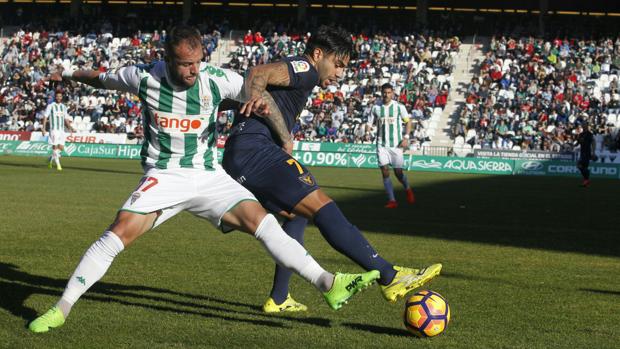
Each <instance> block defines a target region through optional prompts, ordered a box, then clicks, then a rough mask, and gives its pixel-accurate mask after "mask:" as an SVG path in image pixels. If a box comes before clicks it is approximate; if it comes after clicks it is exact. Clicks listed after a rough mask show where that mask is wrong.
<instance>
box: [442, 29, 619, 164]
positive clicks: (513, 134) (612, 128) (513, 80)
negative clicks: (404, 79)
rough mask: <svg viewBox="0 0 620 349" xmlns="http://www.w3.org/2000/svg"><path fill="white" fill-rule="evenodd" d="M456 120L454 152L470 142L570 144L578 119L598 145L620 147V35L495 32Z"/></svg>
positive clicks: (530, 146)
mask: <svg viewBox="0 0 620 349" xmlns="http://www.w3.org/2000/svg"><path fill="white" fill-rule="evenodd" d="M479 70H480V72H479V74H476V75H475V76H474V77H473V78H472V81H471V83H470V84H469V86H468V87H467V91H466V92H465V104H464V105H463V106H462V108H461V109H460V110H459V114H458V120H457V122H456V123H455V125H453V127H452V135H453V138H454V147H455V151H456V152H457V153H459V152H460V153H465V154H466V153H469V152H471V151H472V149H477V148H492V149H514V150H544V151H554V152H558V151H572V150H573V146H574V141H575V133H574V129H575V127H576V125H578V124H581V123H584V122H587V123H588V124H589V125H590V128H591V129H592V131H593V133H594V134H595V139H596V142H597V146H598V147H597V148H598V149H601V150H611V151H615V150H616V149H617V148H618V137H620V135H618V127H619V126H620V123H619V122H618V116H617V115H618V114H619V112H620V94H619V93H618V88H619V86H618V84H619V80H618V74H619V73H620V37H618V38H615V39H614V38H611V37H607V38H601V39H599V40H585V39H578V38H555V39H553V40H544V39H542V38H534V37H504V36H501V37H493V38H492V39H491V43H490V47H489V50H488V52H487V53H486V55H485V57H484V60H483V61H482V62H481V63H480V65H479Z"/></svg>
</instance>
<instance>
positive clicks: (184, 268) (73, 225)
mask: <svg viewBox="0 0 620 349" xmlns="http://www.w3.org/2000/svg"><path fill="white" fill-rule="evenodd" d="M63 166H64V170H63V171H62V172H58V171H56V170H50V169H48V168H47V166H46V163H45V159H43V158H28V157H10V156H3V157H0V193H1V196H0V217H1V222H2V224H1V225H0V347H2V348H35V347H52V348H116V347H132V348H143V347H144V348H146V347H148V348H170V347H201V348H204V347H212V348H262V347H264V348H360V347H362V348H365V347H366V348H418V347H419V348H618V343H620V182H618V181H611V180H610V181H607V180H594V181H593V183H592V186H591V187H590V188H587V189H584V188H580V187H579V186H578V185H579V183H580V180H579V178H576V177H575V178H559V177H555V178H554V177H513V176H483V175H458V174H437V173H418V172H416V173H411V172H410V173H409V178H410V182H411V183H412V184H413V186H414V189H415V191H416V198H417V202H416V204H415V205H413V206H409V205H407V204H406V203H405V200H404V196H405V195H404V194H405V193H404V192H403V191H402V189H400V188H399V185H398V183H397V182H396V181H394V182H395V188H398V189H399V190H398V191H397V198H398V199H399V201H400V202H401V206H400V207H399V208H398V209H395V210H386V209H384V208H383V204H384V203H385V201H386V200H385V199H386V198H385V194H384V192H383V186H382V182H381V179H380V174H379V171H378V170H350V169H333V168H330V169H327V168H314V169H313V172H314V174H315V176H316V177H317V180H318V181H319V183H320V184H321V185H322V187H323V188H324V190H325V191H326V192H327V193H328V194H329V195H331V196H332V197H333V198H334V199H335V200H336V201H337V202H338V204H339V206H340V207H341V208H342V210H343V211H344V213H345V214H346V216H347V217H348V218H349V220H350V221H351V222H352V223H353V224H355V225H357V226H358V227H359V228H360V229H361V230H362V231H363V232H364V233H365V236H366V237H367V238H368V240H370V241H371V242H372V243H373V245H374V246H375V247H376V248H377V250H378V251H379V252H380V253H381V254H382V255H383V256H384V257H385V258H386V259H388V260H389V261H391V262H393V263H394V264H398V265H406V266H421V265H427V264H430V263H435V262H441V263H443V265H444V268H443V272H442V275H441V276H440V277H438V278H437V279H435V280H434V281H432V283H431V284H430V285H428V286H427V288H429V289H432V290H434V291H436V292H439V293H440V294H442V295H443V296H444V297H445V298H446V299H447V300H448V302H449V303H450V306H451V310H452V321H451V322H450V324H449V326H448V328H447V330H446V332H445V333H443V334H442V335H440V336H438V337H435V338H430V339H417V338H415V337H413V336H412V335H410V334H409V333H408V332H407V331H406V330H405V329H404V327H403V326H402V312H403V308H404V305H403V304H404V302H403V301H400V302H398V303H396V304H389V303H387V302H386V301H384V300H383V298H382V297H381V295H380V292H379V289H378V287H377V286H373V287H372V288H370V289H367V290H365V291H364V292H363V293H361V294H360V295H359V296H357V297H356V298H354V299H353V300H352V301H351V302H349V304H348V305H347V306H345V307H344V308H343V309H341V310H340V311H337V312H336V311H332V310H331V309H330V308H329V307H328V306H327V305H326V304H325V303H324V301H323V299H322V297H321V296H320V294H319V293H318V292H317V291H316V290H314V288H313V287H312V286H310V285H309V284H307V283H305V282H303V281H302V280H301V279H300V278H298V277H293V280H292V284H291V292H292V295H293V296H294V297H295V298H296V299H297V300H299V301H302V302H304V303H305V304H307V305H308V306H309V308H310V310H309V311H308V312H307V313H303V314H294V315H281V316H274V315H266V314H263V313H262V312H261V309H260V306H261V304H262V303H263V301H264V300H265V299H266V297H267V295H268V292H269V289H270V286H271V280H272V272H273V263H272V262H271V260H270V258H269V257H268V255H267V253H266V252H265V251H263V250H262V249H261V247H260V244H259V243H258V242H257V241H254V239H253V238H252V237H250V236H249V235H245V234H242V233H238V232H233V233H230V234H226V235H224V234H221V233H220V232H219V231H218V230H217V229H215V228H214V227H212V226H211V225H210V224H209V223H208V222H206V221H204V220H201V219H198V218H196V217H193V216H192V215H190V214H187V213H182V214H180V215H178V216H176V217H174V218H173V219H171V220H169V221H168V222H166V223H165V224H163V225H162V226H160V227H159V228H157V229H155V230H153V231H151V232H149V233H147V234H145V235H144V236H143V237H142V238H140V239H139V240H138V241H137V242H136V243H135V244H134V245H132V246H131V247H130V248H128V249H127V250H125V251H124V252H123V253H121V254H120V255H119V256H118V257H117V258H116V260H115V262H114V264H113V265H112V267H111V268H110V270H109V271H108V273H107V275H105V277H104V278H103V279H102V280H101V281H100V282H99V283H98V284H96V285H95V286H94V287H93V288H92V289H91V290H90V291H89V292H87V293H86V294H85V295H84V296H83V297H82V299H81V300H80V301H79V302H78V303H77V304H76V305H75V307H74V308H73V311H72V313H71V316H70V317H69V318H68V320H67V323H66V324H65V325H64V326H63V327H62V328H60V329H57V330H54V331H51V332H49V333H46V334H39V335H34V334H31V333H30V332H29V331H28V330H27V323H28V321H30V320H32V319H33V318H34V317H35V316H36V314H38V313H41V312H43V311H45V310H47V308H48V307H49V306H51V305H52V304H54V302H55V301H56V300H57V299H58V297H59V296H60V294H61V293H62V290H63V288H64V286H65V283H66V279H67V277H68V276H69V275H70V274H71V273H72V272H73V269H74V268H75V266H76V264H77V262H78V261H79V259H80V257H81V255H82V254H83V253H84V251H85V250H86V249H87V248H88V246H89V245H90V244H91V243H92V242H93V241H95V240H96V239H97V238H98V237H99V235H100V234H101V233H102V232H103V231H104V230H105V229H106V227H107V226H108V225H109V224H110V223H111V222H112V219H113V218H114V215H115V213H116V210H117V209H118V208H119V207H120V205H121V204H122V203H123V202H124V200H125V199H126V198H127V197H128V196H129V194H130V193H131V191H132V190H133V188H134V187H135V186H136V184H137V183H138V180H139V179H140V175H141V169H140V167H139V163H138V162H137V161H123V160H94V159H77V158H63ZM306 246H307V247H308V250H309V251H310V252H311V253H312V255H313V256H314V257H315V258H316V259H317V260H318V261H319V262H320V263H321V264H323V266H325V267H326V268H327V269H329V270H331V271H359V270H360V268H359V267H357V266H356V265H355V264H354V263H352V262H351V261H349V260H348V259H347V258H346V257H344V256H342V255H340V254H338V253H337V252H335V251H334V250H333V249H331V248H330V247H329V245H328V244H327V243H326V242H325V241H324V240H323V238H322V237H321V235H320V233H319V232H318V230H317V229H316V228H315V227H314V226H310V227H309V228H308V229H307V232H306Z"/></svg>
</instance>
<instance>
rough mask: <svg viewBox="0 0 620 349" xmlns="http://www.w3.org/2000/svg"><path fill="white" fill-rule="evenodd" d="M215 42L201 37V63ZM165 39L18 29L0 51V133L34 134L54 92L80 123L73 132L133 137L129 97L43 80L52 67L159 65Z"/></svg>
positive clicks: (214, 35) (136, 106) (211, 36)
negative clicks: (156, 63)
mask: <svg viewBox="0 0 620 349" xmlns="http://www.w3.org/2000/svg"><path fill="white" fill-rule="evenodd" d="M108 29H109V30H108ZM219 38H220V35H219V33H218V32H217V31H214V32H211V33H208V34H205V35H204V36H203V39H204V44H205V55H206V59H207V60H208V59H209V57H210V55H211V53H212V52H213V51H214V50H215V48H216V47H217V45H218V42H219ZM165 40H166V31H165V30H162V31H161V32H160V31H158V30H155V31H153V32H152V33H143V32H141V31H137V32H136V33H134V34H133V35H131V36H127V37H118V36H114V35H113V34H112V30H111V28H108V27H107V26H103V27H102V30H101V32H100V33H98V34H95V33H90V34H85V35H84V34H80V33H78V34H75V35H73V34H71V33H70V32H68V31H57V32H55V31H46V30H44V29H39V30H30V29H29V30H18V31H17V32H15V33H14V34H13V35H12V36H11V37H10V38H8V39H6V40H4V42H2V43H1V46H0V130H1V129H5V130H14V131H39V130H40V128H41V126H42V119H43V113H44V111H45V108H46V106H47V104H48V103H51V101H53V98H54V94H55V92H56V91H61V92H62V93H63V95H64V96H65V103H66V105H67V107H68V108H69V114H70V115H71V116H73V117H74V118H76V119H78V120H83V121H84V122H81V123H79V124H78V125H77V126H78V127H76V128H77V129H78V130H79V131H82V132H91V131H94V132H106V133H128V135H129V136H130V137H133V136H135V135H137V136H138V137H139V136H140V135H141V132H140V126H139V125H140V124H141V108H142V106H141V104H140V101H139V100H138V99H137V98H136V97H135V96H132V95H131V94H119V93H117V92H111V91H110V92H108V91H104V90H93V89H92V88H90V87H88V86H86V85H82V84H69V83H63V84H58V83H55V82H52V81H49V80H47V77H48V76H49V74H50V73H51V72H53V71H54V70H56V69H57V67H58V66H62V67H63V68H64V69H68V68H70V67H72V68H75V69H78V68H79V69H94V70H99V71H101V72H105V71H107V70H110V69H115V68H117V67H121V66H124V65H129V64H142V63H149V62H151V61H154V60H159V59H162V57H163V43H164V42H165ZM136 127H138V132H136V130H135V128H136Z"/></svg>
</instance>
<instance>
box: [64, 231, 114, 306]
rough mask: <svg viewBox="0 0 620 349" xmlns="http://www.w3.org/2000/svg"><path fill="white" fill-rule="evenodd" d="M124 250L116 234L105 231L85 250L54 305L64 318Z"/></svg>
mask: <svg viewBox="0 0 620 349" xmlns="http://www.w3.org/2000/svg"><path fill="white" fill-rule="evenodd" d="M124 248H125V246H124V245H123V242H122V241H121V239H120V238H119V237H118V236H116V234H114V233H113V232H111V231H106V232H105V233H103V235H101V237H100V238H99V240H97V241H95V243H93V244H92V245H91V246H90V248H89V249H88V250H86V253H84V256H82V259H81V260H80V263H79V264H78V266H77V268H75V271H74V272H73V275H71V278H70V279H69V282H68V283H67V287H66V288H65V292H64V293H63V294H62V297H61V298H60V301H59V302H58V303H57V304H56V306H58V307H59V308H60V309H61V310H62V312H63V314H64V315H65V318H66V317H67V315H69V312H70V311H71V307H72V306H73V304H75V302H77V300H78V299H79V298H80V297H81V296H82V295H83V294H84V292H86V291H87V290H88V289H89V288H90V287H91V286H92V285H93V284H94V283H95V282H97V281H99V279H101V278H102V277H103V275H104V274H105V273H106V271H107V270H108V268H109V267H110V265H111V264H112V261H113V260H114V257H116V255H117V254H119V253H120V252H121V251H123V249H124Z"/></svg>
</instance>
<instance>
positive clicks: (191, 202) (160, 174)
mask: <svg viewBox="0 0 620 349" xmlns="http://www.w3.org/2000/svg"><path fill="white" fill-rule="evenodd" d="M245 200H252V201H257V200H256V198H255V197H254V195H253V194H252V193H250V192H249V191H248V190H247V189H245V188H244V187H243V186H242V185H241V184H239V183H237V182H236V181H235V180H234V179H232V178H231V177H230V176H229V175H228V174H227V173H226V172H225V171H224V170H223V169H222V168H221V167H220V166H217V167H216V169H215V170H213V171H205V170H201V169H193V168H174V169H169V170H160V169H157V168H152V169H150V170H148V171H147V172H146V174H145V175H144V177H142V179H141V180H140V183H139V184H138V187H137V188H136V189H135V190H134V192H133V193H132V194H131V196H129V198H128V199H127V201H126V202H125V204H124V205H123V207H122V208H121V211H129V212H134V213H139V214H148V213H152V212H157V211H160V210H161V214H160V215H159V217H157V220H156V221H155V224H153V228H155V227H156V226H158V225H160V224H162V223H163V222H165V221H166V220H168V219H169V218H172V217H173V216H175V215H176V214H177V213H179V212H181V211H183V210H186V211H188V212H190V213H192V214H194V215H196V216H198V217H201V218H204V219H207V220H209V221H210V222H211V223H212V224H213V225H215V226H216V227H220V224H221V221H222V216H223V215H224V214H225V213H226V212H228V211H230V210H231V209H232V208H233V207H234V206H236V205H237V204H238V203H240V202H241V201H245Z"/></svg>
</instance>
